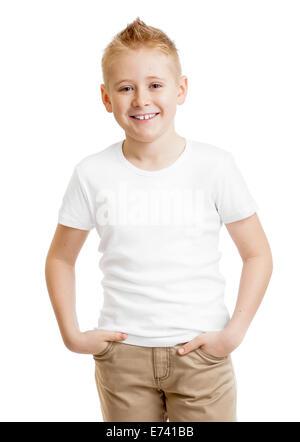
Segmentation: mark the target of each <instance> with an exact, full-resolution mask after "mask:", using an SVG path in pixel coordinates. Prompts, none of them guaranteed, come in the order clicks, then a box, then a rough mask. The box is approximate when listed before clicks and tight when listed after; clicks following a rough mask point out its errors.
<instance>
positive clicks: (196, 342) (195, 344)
mask: <svg viewBox="0 0 300 442" xmlns="http://www.w3.org/2000/svg"><path fill="white" fill-rule="evenodd" d="M203 334H204V333H203ZM203 344H204V339H203V336H202V335H199V336H196V337H195V338H194V339H192V340H191V341H189V342H187V343H186V344H184V345H181V346H180V348H179V350H178V352H179V353H180V354H187V353H189V352H190V351H192V350H195V349H196V348H199V347H200V345H203Z"/></svg>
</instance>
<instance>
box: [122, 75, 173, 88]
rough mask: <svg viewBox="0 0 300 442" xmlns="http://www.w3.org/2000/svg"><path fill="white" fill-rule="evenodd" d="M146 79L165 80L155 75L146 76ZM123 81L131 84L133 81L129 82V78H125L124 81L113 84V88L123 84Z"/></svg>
mask: <svg viewBox="0 0 300 442" xmlns="http://www.w3.org/2000/svg"><path fill="white" fill-rule="evenodd" d="M146 78H147V79H150V78H156V79H157V80H162V81H166V80H165V78H161V77H158V76H157V75H148V76H147V77H146ZM123 81H129V82H131V81H133V80H130V79H129V78H125V79H124V80H120V81H118V82H117V83H115V84H114V87H115V86H118V84H120V83H123Z"/></svg>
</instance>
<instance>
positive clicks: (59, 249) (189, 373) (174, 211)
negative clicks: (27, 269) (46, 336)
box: [46, 18, 272, 422]
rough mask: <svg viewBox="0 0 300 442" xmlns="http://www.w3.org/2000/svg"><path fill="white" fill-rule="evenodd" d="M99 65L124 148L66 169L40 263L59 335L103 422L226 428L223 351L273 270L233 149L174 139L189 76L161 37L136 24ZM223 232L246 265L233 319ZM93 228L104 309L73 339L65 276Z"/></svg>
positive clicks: (230, 381)
mask: <svg viewBox="0 0 300 442" xmlns="http://www.w3.org/2000/svg"><path fill="white" fill-rule="evenodd" d="M102 69H103V77H104V84H102V85H101V96H102V101H103V103H104V106H105V108H106V110H107V112H109V113H113V116H114V118H115V120H116V121H117V123H118V124H119V125H120V126H121V127H122V129H123V130H124V132H125V139H124V140H120V141H118V142H116V143H113V144H111V145H109V146H107V147H106V148H105V149H103V150H101V151H100V152H97V153H95V154H92V155H89V156H87V157H85V158H83V159H82V160H81V161H80V162H79V163H78V164H76V166H75V168H74V171H73V174H72V177H71V179H70V181H69V184H68V187H67V189H66V192H65V194H64V197H63V202H62V205H61V207H60V210H59V217H58V226H57V229H56V232H55V235H54V238H53V241H52V244H51V246H50V249H49V252H48V256H47V261H46V280H47V286H48V291H49V295H50V299H51V302H52V305H53V308H54V312H55V315H56V318H57V321H58V325H59V328H60V332H61V335H62V338H63V340H64V343H65V345H66V346H67V348H69V349H70V350H71V351H74V352H77V353H85V354H92V355H93V358H94V360H95V379H96V385H97V389H98V393H99V398H100V404H101V409H102V415H103V419H104V421H108V422H120V421H125V422H132V421H136V422H141V421H145V422H146V421H147V422H160V421H167V420H169V421H173V422H174V421H181V422H189V421H194V422H195V421H196V422H198V421H199V422H200V421H207V422H208V421H215V422H216V421H228V422H229V421H232V422H233V421H236V420H237V417H236V398H237V385H236V378H235V373H234V369H233V364H232V359H231V352H232V351H233V350H234V349H235V348H237V347H238V346H239V345H240V343H241V342H242V340H243V337H244V335H245V333H246V331H247V329H248V327H249V325H250V323H251V321H252V319H253V317H254V315H255V313H256V311H257V309H258V307H259V305H260V302H261V300H262V298H263V296H264V293H265V291H266V289H267V286H268V283H269V280H270V277H271V273H272V256H271V251H270V247H269V244H268V241H267V238H266V236H265V233H264V231H263V229H262V226H261V224H260V222H259V219H258V216H257V214H256V210H257V207H258V206H257V204H256V202H255V201H254V199H253V198H252V196H251V194H250V192H249V190H248V188H247V185H246V183H245V181H244V179H243V177H242V175H241V173H240V171H239V169H238V167H237V165H236V164H235V161H234V159H233V156H232V154H231V153H230V152H228V151H226V150H224V149H221V148H219V147H216V146H213V145H209V144H206V143H201V142H198V141H194V140H191V139H189V138H186V137H181V136H180V135H178V134H177V133H176V132H175V127H174V119H175V114H176V109H177V105H181V104H183V103H184V101H185V98H186V94H187V77H186V76H183V75H182V74H181V66H180V62H179V58H178V54H177V50H176V47H175V45H174V43H173V42H172V41H171V40H170V39H169V38H168V37H167V36H166V35H165V34H164V33H163V32H162V31H161V30H159V29H156V28H153V27H151V26H147V25H146V24H145V23H144V22H142V21H141V20H140V19H139V18H137V19H136V20H135V21H134V22H133V23H132V24H130V25H128V26H127V27H126V29H125V30H123V31H122V32H120V33H119V34H118V35H117V36H116V37H115V38H114V39H113V41H112V42H111V43H110V45H108V47H107V48H106V50H105V53H104V56H103V59H102ZM223 223H224V224H225V225H226V228H227V230H228V232H229V234H230V235H231V238H232V239H233V241H234V243H235V245H236V246H237V249H238V251H239V253H240V256H241V258H242V260H243V270H242V274H241V280H240V287H239V293H238V299H237V303H236V307H235V310H234V312H233V315H232V317H231V318H230V316H229V313H228V310H227V308H226V306H225V304H224V288H225V281H224V278H223V276H222V275H221V274H220V272H219V269H218V262H219V260H220V255H221V254H220V252H219V251H218V238H219V231H220V228H221V226H222V224H223ZM94 227H95V228H96V230H97V232H98V234H99V237H100V245H99V251H100V252H101V253H102V256H101V259H100V262H99V267H100V269H101V271H102V272H103V279H102V286H103V297H104V302H103V306H102V309H101V314H100V317H99V321H98V327H97V328H96V329H94V330H88V331H85V332H81V331H80V329H79V325H78V322H77V318H76V313H75V269H74V267H75V262H76V259H77V256H78V254H79V252H80V249H81V247H82V246H83V244H84V241H85V240H86V238H87V236H88V233H89V231H90V230H91V229H93V228H94ZM181 348H183V350H184V352H183V353H180V349H181Z"/></svg>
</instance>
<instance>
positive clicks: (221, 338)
mask: <svg viewBox="0 0 300 442" xmlns="http://www.w3.org/2000/svg"><path fill="white" fill-rule="evenodd" d="M240 341H241V339H235V340H233V339H232V338H230V336H229V335H228V334H227V333H226V331H225V330H221V331H217V332H206V333H202V334H201V335H199V336H196V337H195V338H194V339H192V340H191V341H189V342H186V343H185V344H183V345H181V346H180V348H179V350H178V353H179V354H180V355H186V354H187V353H189V352H190V351H193V350H196V349H197V348H199V347H201V348H203V350H205V351H207V353H210V354H211V355H212V356H216V357H224V356H227V355H229V354H230V353H231V352H232V351H233V350H234V349H235V348H236V347H238V346H239V344H240ZM181 348H184V352H183V353H181V352H180V349H181Z"/></svg>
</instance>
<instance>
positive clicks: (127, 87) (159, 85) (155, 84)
mask: <svg viewBox="0 0 300 442" xmlns="http://www.w3.org/2000/svg"><path fill="white" fill-rule="evenodd" d="M151 86H158V88H157V87H155V88H154V89H159V88H160V87H162V85H161V84H159V83H153V84H152V85H151ZM130 88H131V86H125V87H123V88H122V89H120V91H121V92H122V91H125V92H127V91H128V89H130Z"/></svg>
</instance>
